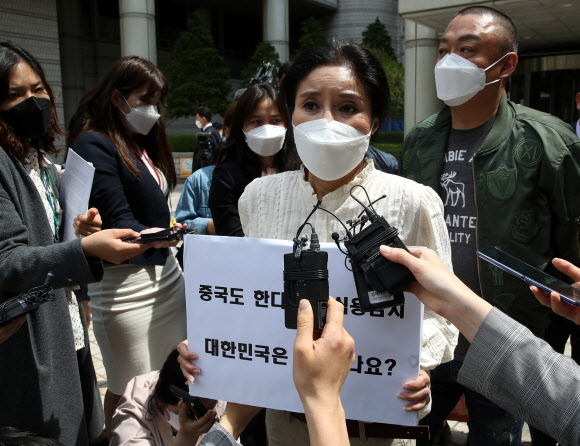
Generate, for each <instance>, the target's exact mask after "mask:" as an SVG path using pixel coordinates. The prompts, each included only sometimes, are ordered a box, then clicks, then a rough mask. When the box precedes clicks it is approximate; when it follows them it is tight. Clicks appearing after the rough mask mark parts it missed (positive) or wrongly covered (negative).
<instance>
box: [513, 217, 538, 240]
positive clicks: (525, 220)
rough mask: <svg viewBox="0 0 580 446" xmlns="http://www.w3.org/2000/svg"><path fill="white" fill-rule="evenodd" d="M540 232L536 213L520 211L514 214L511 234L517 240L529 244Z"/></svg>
mask: <svg viewBox="0 0 580 446" xmlns="http://www.w3.org/2000/svg"><path fill="white" fill-rule="evenodd" d="M539 230H540V226H539V225H538V223H537V215H536V211H534V210H533V209H530V210H527V211H518V212H516V213H515V214H514V216H513V218H512V224H511V226H510V233H511V235H512V237H513V238H515V239H516V240H519V241H520V242H523V243H527V242H529V241H530V240H532V239H533V238H534V237H535V236H536V235H537V234H538V232H539Z"/></svg>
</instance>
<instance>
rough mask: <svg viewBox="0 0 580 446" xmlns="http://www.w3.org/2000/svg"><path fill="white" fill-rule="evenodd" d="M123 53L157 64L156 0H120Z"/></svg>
mask: <svg viewBox="0 0 580 446" xmlns="http://www.w3.org/2000/svg"><path fill="white" fill-rule="evenodd" d="M119 18H120V21H121V55H122V56H140V57H143V58H145V59H148V60H150V61H151V62H153V63H154V64H157V37H156V33H155V0H119Z"/></svg>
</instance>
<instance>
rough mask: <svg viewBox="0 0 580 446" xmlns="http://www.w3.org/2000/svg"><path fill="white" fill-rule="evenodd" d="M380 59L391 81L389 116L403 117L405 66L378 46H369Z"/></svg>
mask: <svg viewBox="0 0 580 446" xmlns="http://www.w3.org/2000/svg"><path fill="white" fill-rule="evenodd" d="M369 51H370V52H371V53H373V54H374V55H375V56H376V58H377V59H378V60H379V62H380V63H381V65H382V66H383V69H384V70H385V73H386V75H387V79H388V81H389V91H390V103H389V104H390V105H389V117H391V118H403V117H404V114H405V110H404V105H405V68H404V67H403V64H400V63H399V62H398V61H397V59H395V58H394V57H391V55H390V54H389V53H387V52H386V51H383V50H379V49H376V48H369Z"/></svg>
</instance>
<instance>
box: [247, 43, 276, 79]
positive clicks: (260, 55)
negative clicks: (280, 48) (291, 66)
mask: <svg viewBox="0 0 580 446" xmlns="http://www.w3.org/2000/svg"><path fill="white" fill-rule="evenodd" d="M262 62H270V63H271V64H272V65H275V66H277V67H279V66H280V56H278V53H277V52H276V49H275V48H274V45H272V44H271V43H270V42H260V43H258V45H256V50H255V51H254V54H253V55H252V57H250V62H249V63H248V65H246V68H244V70H243V71H242V79H251V78H252V77H254V75H255V74H256V72H257V71H258V68H260V66H262Z"/></svg>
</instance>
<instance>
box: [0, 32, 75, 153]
mask: <svg viewBox="0 0 580 446" xmlns="http://www.w3.org/2000/svg"><path fill="white" fill-rule="evenodd" d="M19 63H25V64H27V65H28V66H29V67H30V68H31V69H32V71H34V73H35V74H37V75H38V77H39V78H40V81H41V82H42V86H43V87H44V90H45V91H46V92H47V93H48V96H49V97H50V109H51V117H50V127H49V128H48V131H47V132H46V133H45V134H44V135H43V136H41V137H40V138H38V139H37V141H36V142H33V146H34V147H35V148H36V149H37V150H40V149H42V151H43V152H44V153H47V154H52V153H56V152H57V150H56V148H55V146H54V139H55V137H56V135H64V132H63V131H62V130H61V129H60V127H59V126H58V119H57V115H56V106H55V104H54V94H53V93H52V89H51V88H50V85H49V84H48V82H47V81H46V76H45V75H44V70H43V69H42V67H41V66H40V63H38V61H37V60H36V59H35V58H34V57H33V56H32V54H30V53H29V52H28V51H26V50H25V49H24V48H22V47H20V46H18V45H16V44H14V43H12V42H10V41H2V42H0V102H3V101H4V100H5V99H6V98H7V97H8V89H9V87H10V74H11V72H12V69H13V68H14V67H15V66H16V65H18V64H19ZM0 146H2V147H3V148H4V150H6V151H7V152H9V153H11V154H12V155H14V156H15V157H16V158H18V159H20V160H23V159H24V158H25V156H26V154H27V153H28V150H29V149H30V147H29V146H28V145H27V144H26V142H24V141H22V140H21V139H20V138H19V137H18V136H16V135H15V134H14V131H13V130H12V127H11V126H10V125H9V124H7V123H6V122H4V120H2V119H1V118H0Z"/></svg>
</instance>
